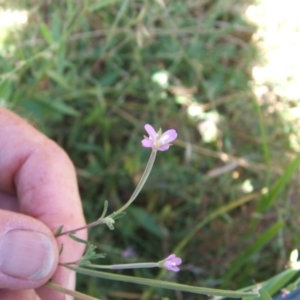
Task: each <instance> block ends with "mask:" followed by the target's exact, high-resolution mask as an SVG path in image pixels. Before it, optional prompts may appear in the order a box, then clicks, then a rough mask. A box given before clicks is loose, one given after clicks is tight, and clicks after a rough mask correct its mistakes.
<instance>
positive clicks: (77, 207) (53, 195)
mask: <svg viewBox="0 0 300 300" xmlns="http://www.w3.org/2000/svg"><path fill="white" fill-rule="evenodd" d="M61 225H64V230H71V229H74V228H78V227H81V226H84V225H85V220H84V216H83V212H82V207H81V201H80V197H79V193H78V187H77V180H76V174H75V169H74V166H73V164H72V162H71V161H70V159H69V157H68V156H67V154H66V153H65V152H64V151H63V150H62V149H61V148H60V147H59V146H58V145H57V144H56V143H54V142H53V141H51V140H50V139H48V138H47V137H46V136H44V135H43V134H42V133H40V132H39V131H38V130H36V129H35V128H34V127H33V126H31V125H30V124H29V123H28V122H27V121H25V120H24V119H22V118H20V117H19V116H17V115H16V114H14V113H12V112H10V111H8V110H6V109H3V108H0V243H1V239H2V238H3V236H4V235H5V232H6V230H7V228H8V227H9V228H13V229H14V228H16V229H25V230H33V231H37V232H41V233H43V234H46V235H48V236H50V237H51V239H52V242H53V247H54V249H55V253H56V254H55V256H56V257H55V263H54V264H53V267H52V271H51V273H50V274H49V275H48V276H46V277H45V278H42V279H39V280H35V281H34V280H25V279H18V278H13V277H9V276H6V275H5V274H3V273H1V272H0V287H1V289H0V299H1V300H9V299H18V300H25V299H28V300H29V299H30V300H31V299H42V300H50V299H51V300H53V299H55V300H65V299H67V298H66V297H65V295H63V294H61V293H58V292H56V291H53V290H51V289H49V288H46V287H43V285H44V284H45V283H46V282H47V281H48V280H49V279H50V278H52V279H53V281H54V282H56V283H58V284H60V285H62V286H64V287H67V288H70V287H72V285H73V286H74V284H75V276H74V274H71V272H70V271H69V270H67V269H66V268H64V267H62V266H59V265H58V262H59V261H60V262H70V261H76V260H78V259H79V258H80V257H81V256H82V253H83V250H84V249H83V245H82V244H80V243H77V242H75V241H73V240H72V239H70V238H69V237H67V236H61V237H59V238H57V239H55V238H54V236H53V233H54V232H55V231H56V230H57V229H58V228H59V227H60V226H61ZM77 235H78V236H79V237H80V238H83V239H86V238H87V233H86V231H85V230H83V231H80V232H78V233H77ZM62 243H63V245H64V248H63V252H62V254H61V255H60V256H59V254H58V251H59V249H60V247H61V244H62Z"/></svg>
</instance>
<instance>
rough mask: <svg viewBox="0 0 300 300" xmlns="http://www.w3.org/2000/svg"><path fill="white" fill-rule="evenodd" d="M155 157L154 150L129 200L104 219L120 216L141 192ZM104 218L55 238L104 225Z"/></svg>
mask: <svg viewBox="0 0 300 300" xmlns="http://www.w3.org/2000/svg"><path fill="white" fill-rule="evenodd" d="M155 157H156V151H155V150H152V152H151V155H150V157H149V160H148V162H147V165H146V168H145V171H144V173H143V175H142V177H141V179H140V181H139V183H138V185H137V187H136V188H135V190H134V192H133V193H132V195H131V197H130V199H129V200H128V201H127V202H126V203H125V204H124V205H123V206H122V207H121V208H119V209H118V210H117V211H116V212H114V213H113V214H111V215H110V216H108V217H106V218H109V217H111V218H113V217H114V216H117V215H118V214H120V213H121V212H122V211H124V210H125V209H126V208H127V207H128V206H129V205H130V204H131V203H132V202H133V201H134V200H135V198H136V197H137V195H138V194H139V192H140V191H141V189H142V188H143V186H144V184H145V182H146V181H147V179H148V177H149V174H150V172H151V170H152V167H153V164H154V161H155ZM104 219H105V218H100V219H98V220H96V221H94V222H92V223H89V224H87V225H85V226H82V227H79V228H76V229H72V230H68V231H63V232H61V233H60V234H57V235H56V237H59V236H62V235H66V234H68V233H75V232H77V231H79V230H83V229H88V228H91V227H94V226H96V225H99V224H101V223H104V222H103V220H104Z"/></svg>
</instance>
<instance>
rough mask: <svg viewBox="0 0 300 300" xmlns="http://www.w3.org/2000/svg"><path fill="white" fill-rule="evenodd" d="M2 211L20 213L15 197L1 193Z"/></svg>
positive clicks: (0, 207) (0, 203)
mask: <svg viewBox="0 0 300 300" xmlns="http://www.w3.org/2000/svg"><path fill="white" fill-rule="evenodd" d="M0 209H3V210H9V211H14V212H19V211H20V208H19V203H18V200H17V198H16V197H15V196H12V195H9V194H6V193H2V192H1V191H0Z"/></svg>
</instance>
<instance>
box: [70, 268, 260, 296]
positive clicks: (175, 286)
mask: <svg viewBox="0 0 300 300" xmlns="http://www.w3.org/2000/svg"><path fill="white" fill-rule="evenodd" d="M65 267H66V268H68V269H70V270H73V271H75V272H77V273H80V274H84V275H90V276H93V277H99V278H104V279H109V280H117V281H123V282H130V283H136V284H142V285H148V286H152V287H157V288H164V289H171V290H177V291H183V292H189V293H194V294H204V295H211V296H223V297H231V298H243V297H258V296H259V293H258V292H235V291H228V290H218V289H211V288H203V287H194V286H189V285H184V284H179V283H175V282H167V281H160V280H155V279H147V278H140V277H133V276H126V275H119V274H113V273H106V272H100V271H94V270H88V269H85V268H80V267H74V266H65Z"/></svg>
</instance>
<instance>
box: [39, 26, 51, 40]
mask: <svg viewBox="0 0 300 300" xmlns="http://www.w3.org/2000/svg"><path fill="white" fill-rule="evenodd" d="M40 30H41V33H42V36H43V38H44V39H45V41H46V42H48V43H49V44H50V45H51V44H52V43H53V37H52V33H51V31H50V30H49V28H48V26H47V25H46V24H44V23H41V24H40Z"/></svg>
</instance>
